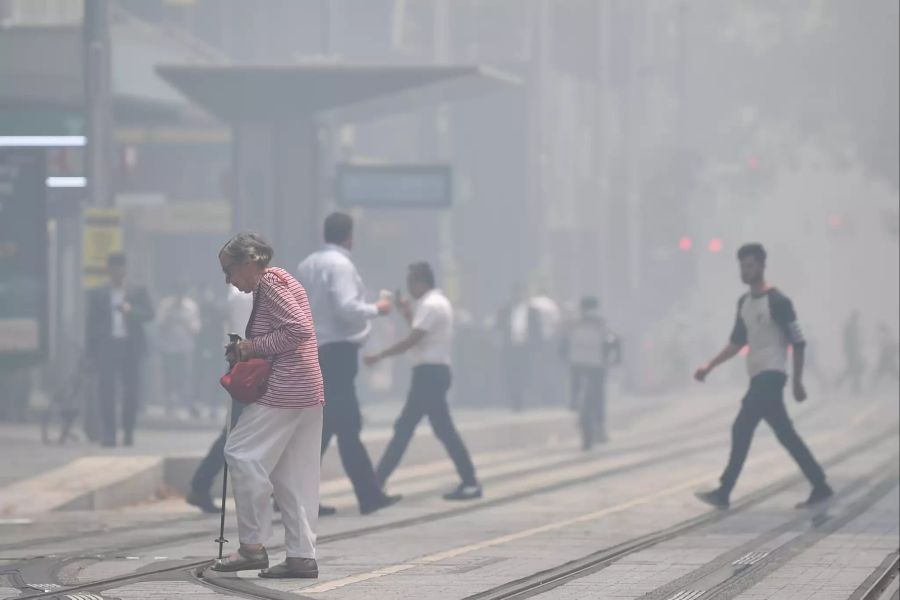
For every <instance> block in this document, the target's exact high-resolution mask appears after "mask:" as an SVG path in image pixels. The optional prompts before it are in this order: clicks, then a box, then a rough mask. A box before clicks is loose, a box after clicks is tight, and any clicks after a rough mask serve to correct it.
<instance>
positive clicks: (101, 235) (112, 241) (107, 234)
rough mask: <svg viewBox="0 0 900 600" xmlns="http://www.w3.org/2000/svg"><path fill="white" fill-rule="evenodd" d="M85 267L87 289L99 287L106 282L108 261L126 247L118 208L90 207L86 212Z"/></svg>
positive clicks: (85, 285) (83, 250)
mask: <svg viewBox="0 0 900 600" xmlns="http://www.w3.org/2000/svg"><path fill="white" fill-rule="evenodd" d="M83 239H84V244H83V247H82V263H83V265H84V287H85V289H89V288H93V287H98V286H100V285H102V284H103V283H104V282H105V281H106V260H107V259H108V258H109V255H110V254H112V253H114V252H121V251H122V248H123V247H124V244H123V235H122V221H121V216H120V214H119V210H118V209H116V208H97V207H90V208H87V209H85V211H84V238H83Z"/></svg>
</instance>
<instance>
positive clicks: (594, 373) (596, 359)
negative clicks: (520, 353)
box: [562, 296, 617, 450]
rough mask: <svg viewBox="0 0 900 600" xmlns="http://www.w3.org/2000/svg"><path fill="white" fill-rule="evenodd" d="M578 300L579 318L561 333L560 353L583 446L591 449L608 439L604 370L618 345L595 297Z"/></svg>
mask: <svg viewBox="0 0 900 600" xmlns="http://www.w3.org/2000/svg"><path fill="white" fill-rule="evenodd" d="M580 304H581V306H580V312H579V317H578V319H576V320H575V321H574V322H572V323H571V324H570V325H569V326H568V327H567V329H566V331H565V333H564V334H563V339H562V355H563V358H564V360H565V361H566V363H567V365H568V367H569V377H570V388H571V394H572V402H571V404H572V405H573V406H576V407H578V410H579V423H580V426H581V442H582V448H583V449H584V450H590V449H591V448H592V447H593V446H594V443H601V444H602V443H604V442H606V441H607V440H608V434H607V427H606V374H607V369H608V368H609V365H610V359H611V355H612V353H613V351H614V349H615V348H616V347H617V346H616V344H615V337H614V336H613V334H612V333H611V332H610V331H609V328H608V327H607V325H606V321H605V320H604V319H603V317H602V316H600V311H599V309H600V302H599V301H598V300H597V298H595V297H593V296H586V297H584V298H582V299H581V303H580Z"/></svg>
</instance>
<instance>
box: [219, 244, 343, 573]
mask: <svg viewBox="0 0 900 600" xmlns="http://www.w3.org/2000/svg"><path fill="white" fill-rule="evenodd" d="M272 254H273V250H272V247H271V246H270V245H269V244H268V243H266V242H265V240H263V239H262V238H261V237H259V236H257V235H255V234H252V233H241V234H239V235H237V236H235V237H234V238H233V239H231V241H229V242H228V243H227V244H225V246H224V247H223V248H222V250H221V251H220V252H219V262H220V263H221V264H222V271H224V273H225V281H226V282H228V283H230V284H231V285H233V286H234V287H236V288H237V289H238V290H240V291H242V292H244V293H251V292H252V293H253V314H252V315H251V317H250V322H249V323H248V324H247V332H246V337H247V339H246V340H244V341H241V342H239V343H238V344H236V345H235V346H234V347H233V350H232V351H231V355H230V356H229V359H230V360H232V361H245V360H249V359H251V358H260V357H262V358H266V359H268V360H270V361H271V372H270V376H269V381H268V387H267V389H266V392H265V394H264V395H263V396H262V397H261V398H260V399H259V400H258V401H257V402H255V403H254V404H251V405H249V406H246V407H244V410H243V412H242V413H241V415H240V417H239V419H238V421H237V423H236V424H235V426H234V429H232V431H231V432H230V433H229V435H228V441H227V442H226V444H225V460H226V461H227V462H228V468H229V470H230V471H231V473H232V477H233V480H234V502H235V505H236V507H237V521H238V536H239V538H240V547H239V548H238V551H237V552H236V553H234V554H232V555H231V556H229V557H228V558H225V559H221V560H219V561H217V562H216V564H215V565H213V567H212V568H213V570H215V571H226V572H233V571H245V570H255V569H263V570H262V571H261V572H260V573H259V576H260V577H266V578H287V577H301V578H315V577H318V572H319V571H318V565H317V564H316V524H317V520H318V507H319V452H320V450H321V440H322V405H323V404H324V401H325V400H324V398H325V397H324V389H323V384H322V374H321V372H320V371H319V359H318V353H317V349H316V346H317V344H316V333H315V330H314V329H313V320H312V314H311V313H310V309H309V303H308V302H307V299H306V291H305V290H304V289H303V287H302V286H301V285H300V283H298V282H297V280H296V279H294V278H293V277H292V276H291V275H290V274H289V273H288V272H287V271H285V270H284V269H280V268H277V267H269V261H270V260H271V259H272ZM273 493H274V495H275V500H276V502H278V505H279V506H280V507H281V515H282V520H283V522H284V529H285V545H286V546H287V560H286V561H285V562H283V563H281V564H279V565H276V566H274V567H272V568H269V557H268V554H267V553H266V548H265V544H266V542H267V541H268V539H269V537H270V536H271V533H272V502H271V496H272V494H273Z"/></svg>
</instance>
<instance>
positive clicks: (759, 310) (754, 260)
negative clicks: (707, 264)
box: [694, 244, 833, 508]
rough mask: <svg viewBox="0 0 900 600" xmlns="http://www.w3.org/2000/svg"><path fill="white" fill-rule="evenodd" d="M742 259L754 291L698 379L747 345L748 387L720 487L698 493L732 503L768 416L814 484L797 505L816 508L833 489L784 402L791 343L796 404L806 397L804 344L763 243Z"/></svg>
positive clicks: (749, 247)
mask: <svg viewBox="0 0 900 600" xmlns="http://www.w3.org/2000/svg"><path fill="white" fill-rule="evenodd" d="M738 261H739V262H740V267H741V279H742V280H743V282H744V283H746V284H747V285H749V286H750V291H749V293H746V294H744V295H743V296H741V298H740V300H739V301H738V310H737V318H736V319H735V324H734V329H733V331H732V332H731V339H730V340H729V342H728V345H727V346H725V348H724V349H723V350H722V351H721V352H720V353H719V355H718V356H716V357H715V358H714V359H713V360H712V361H710V363H709V364H707V365H704V366H702V367H700V368H699V369H697V372H696V373H695V375H694V378H695V379H697V381H701V382H702V381H704V380H705V379H706V377H707V375H709V373H710V372H711V371H712V370H713V369H715V368H716V367H717V366H719V365H721V364H722V363H724V362H726V361H728V360H730V359H732V358H733V357H734V356H736V355H737V354H738V353H739V352H740V351H741V349H742V348H743V347H744V346H749V354H748V355H747V370H748V372H749V374H750V389H749V391H748V392H747V394H746V396H744V399H743V401H742V403H741V410H740V412H739V413H738V416H737V419H736V420H735V422H734V427H733V428H732V436H731V456H730V458H729V459H728V466H727V467H726V468H725V472H724V473H722V477H721V479H720V483H721V485H720V486H719V488H718V489H716V490H713V491H710V492H701V493H698V494H697V497H698V498H700V499H701V500H703V501H704V502H706V503H708V504H711V505H713V506H715V507H717V508H727V507H728V503H729V497H730V495H731V491H732V489H733V488H734V485H735V483H736V482H737V478H738V475H740V472H741V468H742V467H743V466H744V461H745V460H746V459H747V453H748V452H749V450H750V442H751V441H752V440H753V432H754V431H755V430H756V426H757V425H759V422H760V421H761V420H765V421H766V422H767V423H768V424H769V426H770V427H771V428H772V429H773V430H774V431H775V435H776V436H777V437H778V441H779V442H781V445H782V446H784V447H785V448H786V449H787V451H788V452H790V454H791V456H792V457H793V458H794V460H795V461H797V464H798V465H799V466H800V469H801V470H802V471H803V474H804V475H805V476H806V478H807V479H808V480H809V482H810V483H811V484H812V486H813V489H812V493H811V494H810V496H809V498H808V499H807V500H806V501H805V502H802V503H800V504H798V505H797V508H805V507H808V506H812V505H814V504H817V503H819V502H823V501H824V500H827V499H828V498H829V497H831V496H832V494H833V492H832V490H831V488H830V487H829V486H828V483H827V482H826V481H825V473H824V471H822V467H820V466H819V463H817V462H816V459H815V458H813V455H812V453H811V452H810V451H809V448H807V447H806V444H805V443H803V440H802V439H800V436H799V435H797V432H796V431H795V430H794V425H793V423H791V419H790V417H788V414H787V410H786V409H785V406H784V386H785V384H786V383H787V359H788V354H789V353H788V347H789V346H792V347H793V355H794V371H793V375H794V377H793V392H794V398H795V399H796V400H797V402H803V401H804V400H806V389H805V388H804V386H803V361H804V354H805V349H806V342H805V340H804V339H803V333H802V332H801V330H800V325H799V324H798V322H797V315H796V313H795V312H794V306H793V304H792V303H791V301H790V299H789V298H788V297H787V296H785V295H784V294H782V293H781V291H779V290H778V289H776V288H774V287H770V286H769V285H768V283H766V279H765V270H766V251H765V249H764V248H763V247H762V245H760V244H746V245H744V246H742V247H741V249H740V250H739V251H738Z"/></svg>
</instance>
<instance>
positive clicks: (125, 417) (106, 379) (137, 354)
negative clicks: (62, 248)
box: [84, 253, 153, 447]
mask: <svg viewBox="0 0 900 600" xmlns="http://www.w3.org/2000/svg"><path fill="white" fill-rule="evenodd" d="M107 269H108V274H109V283H108V284H106V285H103V286H101V287H99V288H96V289H93V290H91V291H90V292H89V293H88V299H87V319H86V324H85V325H86V327H85V336H84V339H85V351H86V353H87V356H88V359H90V360H91V362H92V363H93V364H94V366H95V368H96V369H97V376H98V384H99V386H98V387H99V389H98V392H99V396H100V397H99V406H100V418H101V420H102V423H103V432H102V433H103V438H102V444H103V446H107V447H112V446H115V445H116V412H117V411H116V404H117V403H116V396H117V393H116V392H117V389H116V388H117V384H118V386H120V387H121V390H122V431H123V439H122V443H123V444H124V445H126V446H131V445H133V444H134V425H135V421H136V418H137V408H138V376H139V371H140V361H141V358H142V357H143V355H144V354H145V353H146V351H147V337H146V334H145V332H144V324H145V323H147V322H148V321H151V320H153V304H152V302H151V301H150V295H149V293H148V292H147V290H146V288H143V287H137V286H129V285H126V284H125V275H126V273H127V261H126V259H125V255H124V254H121V253H114V254H111V255H110V256H109V258H108V260H107Z"/></svg>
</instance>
